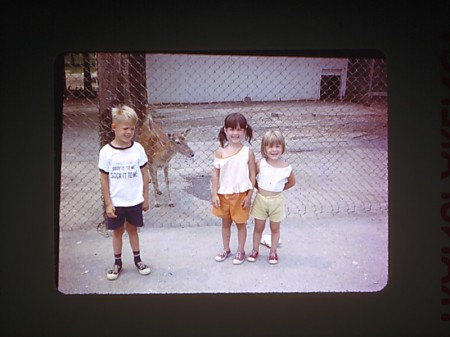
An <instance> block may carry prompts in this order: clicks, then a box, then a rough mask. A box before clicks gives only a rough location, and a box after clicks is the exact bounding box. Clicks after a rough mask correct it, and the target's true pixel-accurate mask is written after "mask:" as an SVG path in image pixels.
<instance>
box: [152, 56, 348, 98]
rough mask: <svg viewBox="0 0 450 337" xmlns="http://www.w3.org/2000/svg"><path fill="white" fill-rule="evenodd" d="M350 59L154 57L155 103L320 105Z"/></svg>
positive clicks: (341, 93) (342, 82) (343, 77)
mask: <svg viewBox="0 0 450 337" xmlns="http://www.w3.org/2000/svg"><path fill="white" fill-rule="evenodd" d="M347 63H348V60H347V59H337V58H305V57H279V56H231V55H189V54H148V55H147V59H146V65H147V91H148V100H149V103H208V102H226V101H242V100H243V99H244V98H245V97H247V96H248V97H250V98H251V100H252V101H278V100H282V101H284V100H317V99H319V98H320V80H321V76H322V73H324V74H340V76H341V91H340V95H341V97H342V96H343V95H345V80H346V76H347Z"/></svg>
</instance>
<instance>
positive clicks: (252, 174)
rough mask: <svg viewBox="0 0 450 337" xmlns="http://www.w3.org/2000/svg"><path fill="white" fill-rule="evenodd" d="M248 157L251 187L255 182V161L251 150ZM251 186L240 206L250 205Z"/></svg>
mask: <svg viewBox="0 0 450 337" xmlns="http://www.w3.org/2000/svg"><path fill="white" fill-rule="evenodd" d="M249 151H250V152H249V158H248V171H249V175H250V181H251V182H252V186H253V188H254V187H255V183H256V161H255V154H254V153H253V150H252V149H250V150H249ZM253 188H252V189H250V190H248V192H247V196H246V197H245V199H244V201H243V202H242V207H243V208H247V207H250V206H251V204H252V195H253Z"/></svg>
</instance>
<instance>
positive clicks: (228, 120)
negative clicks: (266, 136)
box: [218, 112, 253, 147]
mask: <svg viewBox="0 0 450 337" xmlns="http://www.w3.org/2000/svg"><path fill="white" fill-rule="evenodd" d="M224 124H225V126H224V127H222V128H220V132H219V136H218V138H219V142H220V146H221V147H224V146H225V144H226V143H227V135H226V134H225V129H228V128H232V129H236V128H237V127H238V126H239V127H241V128H242V129H245V139H246V140H247V141H248V142H249V143H251V141H252V140H253V129H252V127H251V126H250V124H248V123H247V119H246V118H245V117H244V115H242V114H241V113H239V112H233V113H231V114H229V115H228V116H227V117H225V123H224Z"/></svg>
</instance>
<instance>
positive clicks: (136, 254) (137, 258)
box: [133, 250, 141, 263]
mask: <svg viewBox="0 0 450 337" xmlns="http://www.w3.org/2000/svg"><path fill="white" fill-rule="evenodd" d="M133 255H134V263H138V262H141V253H140V251H139V250H138V251H136V252H133Z"/></svg>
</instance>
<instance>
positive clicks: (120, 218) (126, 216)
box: [106, 203, 144, 229]
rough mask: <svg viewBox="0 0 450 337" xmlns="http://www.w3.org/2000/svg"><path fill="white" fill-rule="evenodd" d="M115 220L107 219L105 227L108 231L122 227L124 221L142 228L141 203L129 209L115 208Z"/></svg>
mask: <svg viewBox="0 0 450 337" xmlns="http://www.w3.org/2000/svg"><path fill="white" fill-rule="evenodd" d="M116 215H117V218H110V217H108V218H107V220H108V221H107V224H106V227H107V228H108V229H117V228H120V227H122V226H123V225H124V223H125V220H127V221H128V222H129V223H130V224H132V225H134V226H136V227H142V226H144V217H143V215H142V203H141V204H138V205H136V206H130V207H116Z"/></svg>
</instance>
